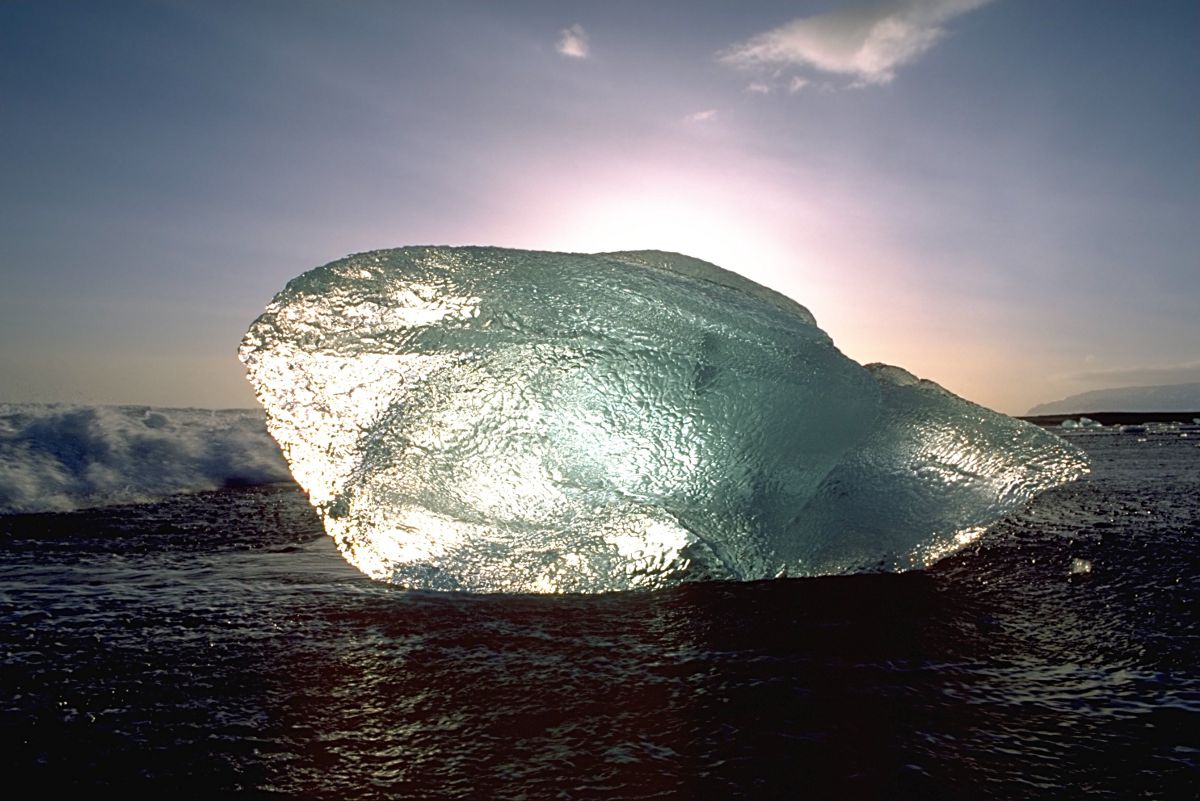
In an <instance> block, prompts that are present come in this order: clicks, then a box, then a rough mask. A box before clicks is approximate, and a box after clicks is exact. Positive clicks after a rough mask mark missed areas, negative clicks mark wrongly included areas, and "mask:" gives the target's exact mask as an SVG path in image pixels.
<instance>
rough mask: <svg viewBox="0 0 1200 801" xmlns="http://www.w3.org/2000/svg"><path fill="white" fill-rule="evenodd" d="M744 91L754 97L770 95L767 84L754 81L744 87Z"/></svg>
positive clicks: (769, 88)
mask: <svg viewBox="0 0 1200 801" xmlns="http://www.w3.org/2000/svg"><path fill="white" fill-rule="evenodd" d="M746 91H747V92H749V93H751V94H754V95H765V94H770V92H771V87H770V85H769V84H765V83H763V82H762V81H754V82H753V83H751V84H750V85H749V86H747V87H746Z"/></svg>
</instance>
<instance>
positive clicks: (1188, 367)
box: [1067, 361, 1200, 387]
mask: <svg viewBox="0 0 1200 801" xmlns="http://www.w3.org/2000/svg"><path fill="white" fill-rule="evenodd" d="M1067 378H1068V379H1069V380H1071V381H1078V382H1080V383H1085V384H1092V385H1096V386H1106V387H1133V386H1154V385H1158V384H1191V383H1194V382H1198V381H1200V361H1195V362H1183V363H1180V364H1162V365H1147V366H1145V367H1123V368H1117V369H1113V370H1086V371H1084V372H1081V373H1074V374H1072V375H1069V376H1067Z"/></svg>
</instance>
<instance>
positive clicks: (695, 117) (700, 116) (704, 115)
mask: <svg viewBox="0 0 1200 801" xmlns="http://www.w3.org/2000/svg"><path fill="white" fill-rule="evenodd" d="M716 118H717V110H716V109H715V108H708V109H705V110H704V111H697V112H696V113H695V114H689V115H687V116H686V117H684V118H683V121H684V122H692V123H696V122H712V121H713V120H715V119H716Z"/></svg>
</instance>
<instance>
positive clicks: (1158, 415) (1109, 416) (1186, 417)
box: [1017, 411, 1200, 426]
mask: <svg viewBox="0 0 1200 801" xmlns="http://www.w3.org/2000/svg"><path fill="white" fill-rule="evenodd" d="M1080 417H1087V418H1089V419H1091V420H1095V421H1096V422H1097V423H1100V424H1102V425H1106V426H1112V425H1131V424H1136V423H1190V422H1192V420H1194V419H1196V418H1198V417H1200V411H1194V412H1071V413H1070V414H1034V415H1019V416H1018V417H1017V419H1018V420H1024V421H1025V422H1027V423H1033V424H1034V425H1039V426H1057V425H1061V424H1062V422H1063V421H1064V420H1078V419H1079V418H1080Z"/></svg>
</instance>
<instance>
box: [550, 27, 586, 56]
mask: <svg viewBox="0 0 1200 801" xmlns="http://www.w3.org/2000/svg"><path fill="white" fill-rule="evenodd" d="M555 49H556V50H558V52H560V53H562V54H563V55H564V56H570V57H571V58H587V57H588V54H589V53H591V44H590V43H589V42H588V35H587V31H585V30H584V29H583V26H582V25H580V24H579V23H578V22H577V23H575V24H574V25H572V26H571V27H570V28H563V29H562V30H561V31H559V32H558V43H557V44H556V45H555Z"/></svg>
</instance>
